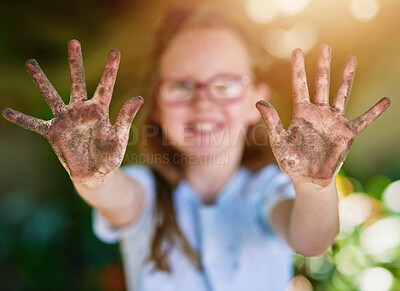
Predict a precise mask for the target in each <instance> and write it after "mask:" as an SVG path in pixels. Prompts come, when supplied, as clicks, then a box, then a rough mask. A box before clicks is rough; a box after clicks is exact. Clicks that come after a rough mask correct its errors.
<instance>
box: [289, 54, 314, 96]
mask: <svg viewBox="0 0 400 291" xmlns="http://www.w3.org/2000/svg"><path fill="white" fill-rule="evenodd" d="M291 62H292V90H293V102H294V103H303V102H309V101H310V97H309V93H308V86H307V77H306V71H305V66H304V54H303V52H302V51H301V49H295V50H294V51H293V52H292V59H291Z"/></svg>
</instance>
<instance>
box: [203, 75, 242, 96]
mask: <svg viewBox="0 0 400 291" xmlns="http://www.w3.org/2000/svg"><path fill="white" fill-rule="evenodd" d="M209 86H210V92H211V94H212V96H213V98H215V99H218V100H229V99H236V98H239V97H240V96H241V94H242V92H243V85H242V82H241V80H240V79H234V78H229V77H218V78H216V79H214V80H213V81H212V82H211V83H210V85H209Z"/></svg>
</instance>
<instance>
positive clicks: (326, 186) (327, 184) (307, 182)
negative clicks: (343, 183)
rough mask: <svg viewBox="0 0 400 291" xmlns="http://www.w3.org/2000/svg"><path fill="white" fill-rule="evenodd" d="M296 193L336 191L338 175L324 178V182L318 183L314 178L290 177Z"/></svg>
mask: <svg viewBox="0 0 400 291" xmlns="http://www.w3.org/2000/svg"><path fill="white" fill-rule="evenodd" d="M290 180H291V181H292V184H293V187H294V189H295V191H296V194H297V195H299V194H301V193H310V194H314V193H315V194H320V193H333V192H334V193H336V177H333V178H331V179H330V180H324V183H320V182H319V183H316V182H315V181H314V180H312V179H304V178H302V177H290Z"/></svg>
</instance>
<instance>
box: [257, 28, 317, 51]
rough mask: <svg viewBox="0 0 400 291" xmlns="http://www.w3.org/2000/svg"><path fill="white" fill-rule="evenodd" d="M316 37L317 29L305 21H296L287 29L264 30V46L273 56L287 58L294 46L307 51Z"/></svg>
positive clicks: (313, 43) (314, 42)
mask: <svg viewBox="0 0 400 291" xmlns="http://www.w3.org/2000/svg"><path fill="white" fill-rule="evenodd" d="M317 39H318V35H317V31H316V30H315V28H314V27H313V26H311V25H308V24H306V23H296V24H295V25H293V26H292V27H291V28H290V29H289V30H285V29H283V28H274V29H271V30H268V31H266V33H265V35H264V38H263V46H264V48H265V49H266V50H267V51H268V52H269V53H270V54H271V55H273V56H274V57H277V58H282V59H287V58H289V57H290V55H291V53H292V51H293V50H294V49H295V48H301V49H302V50H303V52H304V53H307V52H309V51H310V50H311V49H312V48H313V46H314V45H315V44H316V42H317Z"/></svg>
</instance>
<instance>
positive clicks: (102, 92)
mask: <svg viewBox="0 0 400 291" xmlns="http://www.w3.org/2000/svg"><path fill="white" fill-rule="evenodd" d="M120 58H121V56H120V53H119V51H118V50H116V49H114V50H111V51H110V52H109V54H108V59H107V63H106V67H105V69H104V72H103V75H102V76H101V80H100V83H99V85H98V86H97V89H96V92H95V94H94V97H93V98H95V99H97V100H98V101H100V102H101V103H103V104H104V105H106V106H108V105H110V102H111V97H112V93H113V90H114V85H115V80H116V79H117V72H118V67H119V60H120Z"/></svg>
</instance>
